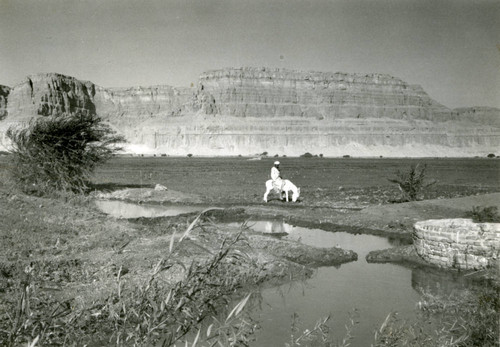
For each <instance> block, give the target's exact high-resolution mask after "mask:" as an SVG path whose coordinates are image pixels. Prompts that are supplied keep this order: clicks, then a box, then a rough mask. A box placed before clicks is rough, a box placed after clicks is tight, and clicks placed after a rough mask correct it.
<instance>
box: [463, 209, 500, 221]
mask: <svg viewBox="0 0 500 347" xmlns="http://www.w3.org/2000/svg"><path fill="white" fill-rule="evenodd" d="M465 216H466V217H467V218H472V220H473V221H474V222H475V223H500V215H499V214H498V208H497V207H496V206H488V207H480V206H473V207H472V211H469V212H467V213H466V214H465Z"/></svg>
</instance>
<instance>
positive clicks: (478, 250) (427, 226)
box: [413, 218, 500, 270]
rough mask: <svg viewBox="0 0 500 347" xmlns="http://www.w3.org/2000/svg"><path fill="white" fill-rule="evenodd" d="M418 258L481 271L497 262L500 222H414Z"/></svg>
mask: <svg viewBox="0 0 500 347" xmlns="http://www.w3.org/2000/svg"><path fill="white" fill-rule="evenodd" d="M413 241H414V245H415V248H416V251H417V253H418V255H420V256H421V257H422V258H423V259H424V260H426V261H427V262H429V263H431V264H434V265H437V266H439V267H443V268H456V269H462V270H472V269H484V268H487V267H492V266H495V265H496V264H497V262H498V261H500V223H474V222H473V221H472V220H470V219H462V218H458V219H439V220H438V219H435V220H427V221H422V222H417V223H415V226H414V233H413Z"/></svg>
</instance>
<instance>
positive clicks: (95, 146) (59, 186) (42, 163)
mask: <svg viewBox="0 0 500 347" xmlns="http://www.w3.org/2000/svg"><path fill="white" fill-rule="evenodd" d="M7 137H8V138H9V139H10V140H11V142H12V154H13V155H12V161H13V164H14V165H13V166H12V168H11V173H12V177H13V179H14V181H15V183H16V185H17V186H18V187H19V188H21V190H23V191H24V192H26V193H34V194H38V195H46V194H48V193H52V192H53V191H54V190H55V191H76V192H82V191H84V190H85V189H86V188H87V184H86V183H87V179H88V177H89V176H90V174H91V173H92V172H93V170H94V169H95V167H96V166H97V165H98V164H100V163H103V162H104V161H106V160H108V159H109V158H111V157H112V156H113V154H114V153H116V152H117V151H118V150H119V149H120V148H119V147H116V146H113V145H114V144H116V143H117V142H121V141H124V139H123V138H122V137H121V136H116V135H115V134H114V131H112V130H111V128H110V127H109V126H107V125H105V124H103V123H102V121H101V119H100V118H99V117H98V116H96V115H94V114H86V113H77V114H59V115H56V116H51V117H46V118H35V119H32V120H31V121H30V123H29V125H28V126H27V127H26V128H22V129H19V128H17V129H16V128H12V127H11V128H9V130H8V131H7Z"/></svg>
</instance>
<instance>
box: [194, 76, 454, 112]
mask: <svg viewBox="0 0 500 347" xmlns="http://www.w3.org/2000/svg"><path fill="white" fill-rule="evenodd" d="M200 89H201V90H203V91H204V92H206V93H209V94H211V95H212V96H213V97H214V99H215V104H216V106H217V113H219V114H222V115H233V116H237V117H263V118H269V117H285V116H286V117H287V116H291V117H305V118H316V119H325V120H327V121H328V120H332V119H339V118H391V119H427V120H433V121H445V120H449V119H450V118H451V111H450V110H449V109H447V108H446V107H444V106H443V105H440V104H439V103H437V102H436V101H434V100H432V99H431V98H430V97H429V96H428V95H427V94H426V93H425V92H424V91H423V89H422V88H421V87H420V86H415V85H409V84H407V83H405V82H403V81H401V80H400V79H397V78H394V77H392V76H389V75H382V74H346V73H321V72H297V71H291V70H280V69H265V68H264V69H256V68H242V69H226V70H215V71H209V72H206V73H203V74H202V75H201V76H200Z"/></svg>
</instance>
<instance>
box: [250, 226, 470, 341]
mask: <svg viewBox="0 0 500 347" xmlns="http://www.w3.org/2000/svg"><path fill="white" fill-rule="evenodd" d="M249 226H250V227H251V228H252V229H254V230H255V231H258V232H263V233H282V232H286V236H284V239H288V240H295V241H297V242H302V243H304V244H308V245H312V246H316V247H333V246H337V247H341V248H344V249H350V250H353V251H355V252H356V253H358V261H355V262H351V263H347V264H342V266H341V267H338V268H335V267H321V268H318V269H317V271H316V272H315V274H314V276H313V277H312V278H310V279H308V280H307V281H305V282H300V283H297V282H295V283H288V284H284V285H281V286H278V287H275V288H268V289H263V290H262V293H261V295H262V308H261V309H260V310H256V311H255V312H254V316H255V318H256V319H257V320H258V321H259V322H260V323H261V327H262V329H261V330H260V331H259V332H258V333H257V335H256V338H257V340H256V341H255V342H254V344H253V346H259V347H260V346H264V347H265V346H283V345H284V342H285V341H289V339H290V327H291V322H292V321H291V317H292V315H293V314H295V313H296V314H298V315H299V317H300V320H301V321H302V322H303V328H304V329H305V328H309V329H310V328H311V327H314V324H315V323H316V322H317V320H318V319H320V318H321V317H325V316H327V315H330V314H331V316H332V317H333V319H332V323H331V324H330V327H331V328H332V336H333V337H334V339H342V338H343V337H344V332H345V328H344V325H345V324H346V323H347V322H348V320H349V317H350V316H349V315H350V313H351V312H352V310H353V309H354V308H356V309H357V310H358V312H359V319H358V320H359V324H358V325H356V327H355V328H354V331H353V335H354V336H355V337H354V340H353V345H355V346H370V344H371V343H373V336H374V335H373V334H374V331H375V329H377V328H379V327H380V325H381V324H382V322H383V321H384V319H385V317H386V316H387V314H388V313H389V312H391V311H396V312H398V314H399V316H400V317H401V318H403V319H412V318H414V317H415V306H416V303H417V302H418V301H419V300H420V291H419V290H420V288H422V287H423V288H427V290H441V292H440V293H442V291H443V290H446V291H450V290H454V289H461V288H465V287H467V286H469V285H470V284H468V283H467V282H466V281H465V280H464V278H463V277H460V276H458V275H457V274H454V275H451V274H450V275H446V276H445V275H443V272H442V271H440V272H437V273H434V272H432V271H431V270H430V269H425V268H424V269H420V268H419V269H413V270H412V269H410V268H407V267H403V266H398V265H395V264H369V263H367V262H366V260H365V256H366V254H368V253H369V252H370V251H372V250H379V249H385V248H390V247H391V246H392V245H393V244H398V242H399V241H398V240H388V239H387V238H385V237H381V236H374V235H362V234H357V235H356V234H351V233H347V232H328V231H324V230H319V229H307V228H302V227H296V226H293V225H290V224H287V223H284V222H283V221H257V222H250V223H249ZM405 243H406V242H404V241H403V244H405Z"/></svg>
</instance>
